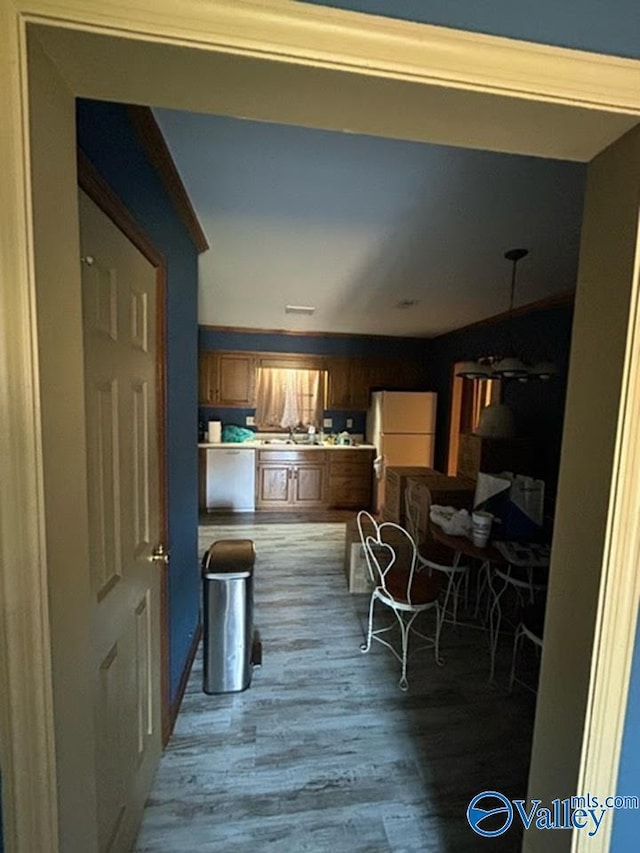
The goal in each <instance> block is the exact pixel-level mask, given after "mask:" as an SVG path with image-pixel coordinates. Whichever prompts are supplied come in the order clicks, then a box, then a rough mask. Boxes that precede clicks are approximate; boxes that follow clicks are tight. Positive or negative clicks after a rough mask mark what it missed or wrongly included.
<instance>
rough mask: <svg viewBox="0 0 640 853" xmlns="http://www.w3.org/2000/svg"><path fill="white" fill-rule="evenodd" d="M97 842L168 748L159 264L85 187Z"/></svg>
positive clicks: (137, 807) (113, 832)
mask: <svg viewBox="0 0 640 853" xmlns="http://www.w3.org/2000/svg"><path fill="white" fill-rule="evenodd" d="M80 241H81V249H82V259H83V260H82V296H83V328H84V361H85V406H86V413H87V447H88V472H89V518H90V546H91V566H90V573H91V586H92V602H93V603H92V607H93V614H92V660H93V664H92V667H93V676H94V679H93V683H92V685H91V686H92V689H93V691H94V698H95V721H96V785H97V792H98V832H99V849H100V851H101V853H102V851H105V853H106V851H109V853H119V852H120V851H128V850H130V849H131V846H132V844H133V841H134V840H135V835H136V832H137V828H138V825H139V821H140V818H141V815H142V809H143V807H144V802H145V798H146V795H147V792H148V790H149V787H150V784H151V781H152V778H153V774H154V771H155V768H156V765H157V762H158V760H159V757H160V752H161V725H160V719H161V713H160V712H161V706H160V702H161V693H160V587H161V584H160V581H161V572H162V569H163V566H162V563H158V564H156V563H154V562H152V561H151V559H150V558H151V556H152V550H153V549H154V548H155V547H156V546H157V544H158V542H159V533H160V491H159V470H158V469H159V464H160V461H159V457H158V437H157V406H156V401H157V398H156V319H155V318H156V271H155V269H154V267H153V266H152V265H151V264H150V263H149V262H148V261H147V260H146V258H145V257H144V256H143V255H142V254H141V253H140V252H139V251H138V250H137V249H136V248H135V246H134V245H133V244H132V243H131V242H130V241H129V240H128V239H127V237H125V235H124V234H123V233H122V232H121V231H120V230H119V229H118V228H117V227H116V226H115V225H114V224H113V222H112V221H111V220H110V219H108V218H107V217H106V216H105V214H103V213H102V211H101V210H100V209H99V208H98V207H97V206H96V205H95V204H94V203H93V201H91V199H89V197H88V196H86V195H85V194H84V193H82V192H81V193H80Z"/></svg>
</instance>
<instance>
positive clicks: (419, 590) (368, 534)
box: [357, 510, 442, 690]
mask: <svg viewBox="0 0 640 853" xmlns="http://www.w3.org/2000/svg"><path fill="white" fill-rule="evenodd" d="M357 520H358V531H359V533H360V541H361V542H362V546H363V550H364V554H365V559H366V561H367V568H368V570H369V574H370V577H371V580H372V582H373V584H374V590H373V592H372V593H371V599H370V601H369V622H368V629H367V640H366V642H365V643H363V644H362V645H361V646H360V650H361V651H362V652H363V653H364V652H368V651H369V650H370V648H371V642H372V640H377V642H379V643H382V645H384V646H386V647H387V648H388V649H390V650H391V651H392V652H393V654H394V655H395V657H396V658H397V659H398V660H399V661H400V663H401V664H402V674H401V676H400V681H399V682H398V686H399V687H400V689H401V690H408V689H409V682H408V680H407V658H408V654H409V633H410V632H413V633H414V634H416V635H417V636H418V637H420V638H421V639H422V640H424V641H425V642H424V643H423V647H426V648H433V649H434V650H435V659H436V663H438V664H439V665H440V664H441V660H440V628H441V625H442V619H441V610H440V605H439V603H438V595H439V589H438V585H437V584H436V583H435V582H434V581H433V580H432V578H430V577H428V575H427V574H426V573H421V572H417V571H416V569H417V562H418V553H417V548H416V544H415V541H414V540H413V537H412V536H411V534H410V533H409V532H408V531H407V530H405V529H404V527H401V526H400V525H399V524H395V523H393V522H390V521H387V522H383V523H382V524H378V522H377V521H376V520H375V519H374V518H373V516H372V515H370V514H369V513H368V512H366V510H361V511H360V512H359V513H358V519H357ZM376 601H379V602H380V603H381V604H384V605H385V606H386V607H389V608H390V609H391V610H392V611H393V613H394V615H395V617H396V620H397V622H398V626H399V628H400V636H401V649H400V652H398V650H397V649H396V648H395V646H393V645H392V644H391V643H390V642H388V641H387V640H386V639H385V637H384V636H383V635H385V634H387V633H388V632H389V631H391V630H392V629H393V628H394V627H395V626H394V625H391V626H387V627H384V628H378V629H376V630H374V628H373V616H374V607H375V603H376ZM428 610H435V612H436V631H435V635H434V636H433V637H427V636H425V635H424V634H422V633H420V631H418V630H417V629H416V628H415V627H414V624H413V623H414V621H415V619H416V617H417V616H418V614H420V613H425V612H426V611H428ZM416 651H417V649H416Z"/></svg>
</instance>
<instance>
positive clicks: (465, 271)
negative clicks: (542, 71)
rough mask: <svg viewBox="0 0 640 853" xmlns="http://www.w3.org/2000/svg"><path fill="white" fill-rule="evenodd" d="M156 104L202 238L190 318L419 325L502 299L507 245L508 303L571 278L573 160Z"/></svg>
mask: <svg viewBox="0 0 640 853" xmlns="http://www.w3.org/2000/svg"><path fill="white" fill-rule="evenodd" d="M154 112H155V115H156V118H157V120H158V123H159V125H160V128H161V130H162V132H163V134H164V136H165V139H166V141H167V144H168V146H169V148H170V150H171V153H172V155H173V157H174V160H175V162H176V166H177V168H178V170H179V172H180V174H181V176H182V179H183V181H184V184H185V186H186V189H187V192H188V194H189V196H190V198H191V201H192V203H193V206H194V208H195V210H196V212H197V214H198V217H199V219H200V222H201V224H202V227H203V229H204V231H205V233H206V235H207V238H208V240H209V243H210V246H211V248H210V250H209V251H208V252H206V253H204V254H203V255H201V256H200V300H199V305H200V307H199V321H200V323H202V324H207V325H224V326H240V327H254V328H263V329H281V330H288V331H322V332H342V333H360V334H365V333H366V334H386V335H418V336H433V335H437V334H441V333H444V332H446V331H450V330H452V329H456V328H460V327H461V326H465V325H467V324H469V323H472V322H475V321H477V320H481V319H483V318H486V317H490V316H493V315H495V314H499V313H501V312H503V311H505V310H506V309H507V308H508V299H509V282H510V273H511V267H510V264H508V263H507V261H505V260H504V258H503V254H504V252H505V251H506V250H507V249H509V248H512V247H516V246H523V247H526V248H528V249H529V250H530V255H529V256H528V257H527V258H525V259H524V260H523V261H522V262H521V263H520V266H519V268H518V281H517V288H516V305H523V304H528V303H531V302H534V301H537V300H540V299H544V298H547V297H551V296H554V295H557V294H559V293H563V292H566V291H567V290H571V289H573V288H574V287H575V282H576V269H577V255H578V244H579V233H580V219H581V212H582V200H583V192H584V181H585V174H586V167H585V166H584V165H583V164H580V163H575V162H571V163H570V162H566V161H565V162H561V161H555V160H548V159H542V158H537V157H524V156H519V155H513V154H499V153H493V152H487V151H474V150H471V149H462V148H452V147H448V146H443V145H432V144H426V143H420V142H407V141H402V140H392V139H385V138H379V137H371V136H364V135H357V134H350V133H339V132H335V131H324V130H314V129H308V128H302V127H295V126H288V125H278V124H270V123H267V122H255V121H248V120H241V119H236V118H229V117H222V116H212V115H202V114H195V113H183V112H179V111H175V110H165V109H157V110H155V111H154ZM403 302H412V303H414V304H412V305H411V306H410V307H405V306H402V305H401V303H403ZM288 304H289V305H297V306H313V307H314V308H315V312H314V314H313V315H312V316H299V315H291V314H287V313H285V306H286V305H288Z"/></svg>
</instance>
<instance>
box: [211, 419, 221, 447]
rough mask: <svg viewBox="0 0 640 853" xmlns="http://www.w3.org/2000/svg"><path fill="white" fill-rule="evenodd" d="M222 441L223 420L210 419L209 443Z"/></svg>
mask: <svg viewBox="0 0 640 853" xmlns="http://www.w3.org/2000/svg"><path fill="white" fill-rule="evenodd" d="M221 441H222V421H209V444H220V442H221Z"/></svg>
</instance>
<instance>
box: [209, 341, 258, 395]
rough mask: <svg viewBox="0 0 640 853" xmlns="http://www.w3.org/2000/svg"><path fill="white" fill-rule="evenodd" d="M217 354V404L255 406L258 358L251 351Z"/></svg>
mask: <svg viewBox="0 0 640 853" xmlns="http://www.w3.org/2000/svg"><path fill="white" fill-rule="evenodd" d="M215 355H216V356H217V387H216V394H215V398H216V399H215V404H216V405H217V406H229V407H232V406H237V407H238V408H242V409H252V408H254V407H255V404H256V401H255V385H256V359H255V356H253V355H251V354H250V353H233V352H219V353H216V354H215Z"/></svg>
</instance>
